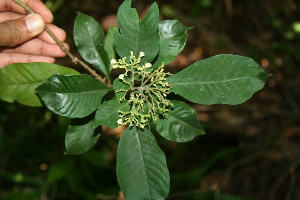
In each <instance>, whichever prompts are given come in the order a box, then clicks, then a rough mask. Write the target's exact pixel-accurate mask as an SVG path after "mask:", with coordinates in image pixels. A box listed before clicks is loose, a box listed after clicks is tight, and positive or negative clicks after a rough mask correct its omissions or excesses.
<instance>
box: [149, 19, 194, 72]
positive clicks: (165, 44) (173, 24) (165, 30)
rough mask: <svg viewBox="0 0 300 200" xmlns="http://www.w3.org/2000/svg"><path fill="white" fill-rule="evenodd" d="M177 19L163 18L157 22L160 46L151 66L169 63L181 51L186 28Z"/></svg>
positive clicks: (156, 66)
mask: <svg viewBox="0 0 300 200" xmlns="http://www.w3.org/2000/svg"><path fill="white" fill-rule="evenodd" d="M189 29H190V28H187V27H184V26H183V25H182V23H181V22H180V21H178V20H164V21H161V22H159V27H158V33H159V36H160V42H159V44H160V47H159V52H158V57H157V60H156V62H155V63H154V65H153V68H154V69H155V68H158V67H160V66H161V65H162V64H163V63H164V65H167V64H169V63H170V62H171V61H173V60H174V58H175V57H176V56H177V55H178V54H179V53H180V52H181V51H182V49H183V48H184V46H185V43H186V39H187V35H188V34H187V30H189Z"/></svg>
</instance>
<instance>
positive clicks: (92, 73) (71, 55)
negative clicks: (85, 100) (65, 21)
mask: <svg viewBox="0 0 300 200" xmlns="http://www.w3.org/2000/svg"><path fill="white" fill-rule="evenodd" d="M13 1H14V2H15V3H17V4H19V5H20V6H22V7H23V8H24V9H25V10H26V11H27V12H28V13H30V14H34V13H35V12H34V11H33V10H32V9H31V8H30V7H29V6H28V5H26V4H24V3H22V2H21V1H20V0H13ZM45 31H46V32H47V33H48V34H49V35H50V37H52V38H53V40H54V41H55V42H56V43H57V45H58V46H59V47H60V49H61V50H62V51H64V52H65V53H66V54H67V55H68V56H69V57H70V58H71V60H72V62H73V63H75V64H77V63H79V64H80V65H81V66H83V67H84V68H85V69H86V70H87V71H89V73H90V74H91V75H92V76H94V77H95V78H96V79H97V80H100V81H101V82H102V83H106V78H102V76H100V75H99V74H97V72H96V71H95V70H93V69H92V68H90V67H89V66H88V65H87V64H85V63H84V62H83V61H82V60H80V59H78V58H77V57H76V56H74V55H73V54H72V53H71V52H70V51H69V50H68V49H67V48H66V47H65V46H64V45H63V43H62V42H61V41H60V40H59V39H58V38H57V37H56V36H55V35H54V33H53V32H52V31H51V30H50V29H49V28H48V27H47V25H46V26H45Z"/></svg>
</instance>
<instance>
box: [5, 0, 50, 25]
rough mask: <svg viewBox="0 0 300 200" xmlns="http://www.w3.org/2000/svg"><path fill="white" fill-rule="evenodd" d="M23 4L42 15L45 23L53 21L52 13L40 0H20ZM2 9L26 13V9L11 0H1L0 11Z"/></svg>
mask: <svg viewBox="0 0 300 200" xmlns="http://www.w3.org/2000/svg"><path fill="white" fill-rule="evenodd" d="M20 1H21V2H22V3H24V4H25V5H28V6H29V7H30V8H31V9H32V10H33V11H34V12H36V13H39V14H40V15H42V17H43V18H44V20H45V22H46V23H49V24H50V23H51V22H52V21H53V15H52V13H51V11H50V10H49V9H48V8H47V7H46V6H45V4H44V3H43V2H42V1H40V0H20ZM3 11H13V12H17V13H21V14H27V11H26V10H25V9H24V8H23V7H22V6H20V5H19V4H17V3H15V2H14V1H13V0H1V1H0V12H3Z"/></svg>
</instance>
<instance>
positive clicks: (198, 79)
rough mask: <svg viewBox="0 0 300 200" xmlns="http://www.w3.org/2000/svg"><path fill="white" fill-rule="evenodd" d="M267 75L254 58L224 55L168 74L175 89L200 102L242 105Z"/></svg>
mask: <svg viewBox="0 0 300 200" xmlns="http://www.w3.org/2000/svg"><path fill="white" fill-rule="evenodd" d="M268 77H269V75H268V74H266V73H265V72H264V70H263V69H262V68H261V67H260V66H259V65H258V64H257V63H256V62H255V61H254V60H252V59H251V58H247V57H243V56H238V55H230V54H221V55H217V56H213V57H211V58H208V59H205V60H200V61H198V62H196V63H194V64H192V65H190V66H189V67H187V68H185V69H183V70H182V71H180V72H179V73H177V74H175V75H172V76H169V77H168V78H167V81H168V83H170V84H171V85H172V90H171V91H172V92H175V93H177V94H179V95H181V96H183V97H184V98H186V99H188V100H190V101H192V102H194V103H199V104H231V105H234V104H240V103H243V102H244V101H246V100H248V99H249V98H251V96H252V95H253V94H254V93H255V92H257V91H258V90H260V89H262V88H263V86H264V84H265V81H266V79H267V78H268Z"/></svg>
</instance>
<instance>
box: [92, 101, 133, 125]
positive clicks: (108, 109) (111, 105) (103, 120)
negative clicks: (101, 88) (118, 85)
mask: <svg viewBox="0 0 300 200" xmlns="http://www.w3.org/2000/svg"><path fill="white" fill-rule="evenodd" d="M129 109H130V106H129V103H128V101H127V102H123V103H119V101H118V100H110V101H106V102H104V103H102V104H101V105H100V106H99V108H98V109H97V111H96V115H95V122H94V127H97V126H99V125H104V126H107V127H109V128H116V127H118V124H117V121H118V119H119V111H124V112H127V111H129Z"/></svg>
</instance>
